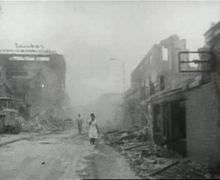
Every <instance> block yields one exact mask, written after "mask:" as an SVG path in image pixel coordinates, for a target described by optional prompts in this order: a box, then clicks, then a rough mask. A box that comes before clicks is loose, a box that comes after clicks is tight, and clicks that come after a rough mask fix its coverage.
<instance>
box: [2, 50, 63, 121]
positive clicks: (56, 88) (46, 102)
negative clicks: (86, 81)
mask: <svg viewBox="0 0 220 180" xmlns="http://www.w3.org/2000/svg"><path fill="white" fill-rule="evenodd" d="M0 66H1V67H2V69H3V70H4V74H5V78H4V79H6V81H7V83H8V84H9V85H10V90H11V91H12V92H13V96H14V97H15V100H16V104H17V109H18V110H19V113H20V115H22V116H23V117H24V118H25V119H27V118H29V117H30V116H33V115H35V114H36V113H39V112H41V111H45V110H46V109H49V108H50V107H52V106H61V105H62V103H63V101H64V98H65V74H66V67H65V60H64V57H63V56H62V55H59V54H54V53H46V54H45V53H43V52H40V53H38V54H36V53H34V52H33V53H32V52H29V51H28V53H27V52H24V51H18V52H16V51H15V52H14V51H13V52H10V51H9V50H8V51H6V50H4V51H3V50H1V51H0Z"/></svg>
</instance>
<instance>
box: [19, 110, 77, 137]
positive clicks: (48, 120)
mask: <svg viewBox="0 0 220 180" xmlns="http://www.w3.org/2000/svg"><path fill="white" fill-rule="evenodd" d="M50 111H51V110H47V111H45V112H43V113H38V114H36V115H35V116H34V117H32V118H31V119H30V120H29V121H25V120H22V123H21V125H22V131H24V132H40V133H43V134H44V133H50V132H56V131H62V130H66V129H69V128H71V127H73V122H72V120H71V119H64V118H62V117H59V116H56V113H55V114H52V113H50ZM57 111H58V110H57Z"/></svg>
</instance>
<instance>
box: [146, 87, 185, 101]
mask: <svg viewBox="0 0 220 180" xmlns="http://www.w3.org/2000/svg"><path fill="white" fill-rule="evenodd" d="M175 100H185V91H184V90H182V89H175V90H170V91H166V92H163V93H160V94H155V95H153V96H151V98H149V99H147V100H146V102H150V101H151V103H153V104H158V103H162V102H168V101H175Z"/></svg>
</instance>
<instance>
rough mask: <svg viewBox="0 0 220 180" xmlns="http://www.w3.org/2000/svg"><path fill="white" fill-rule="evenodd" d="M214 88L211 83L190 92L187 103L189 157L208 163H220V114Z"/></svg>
mask: <svg viewBox="0 0 220 180" xmlns="http://www.w3.org/2000/svg"><path fill="white" fill-rule="evenodd" d="M214 88H215V87H214V85H213V84H212V83H210V84H207V85H203V86H201V87H200V88H196V89H194V90H190V91H189V92H188V93H187V101H186V118H187V123H186V124H187V149H188V155H189V157H191V158H194V159H196V160H197V161H203V162H207V163H212V162H213V163H217V162H220V149H219V144H218V138H217V134H218V131H219V130H220V129H219V127H218V126H217V124H218V121H219V119H218V118H219V113H220V112H219V111H218V106H219V103H218V99H217V97H216V95H215V89H214ZM210 161H211V162H210Z"/></svg>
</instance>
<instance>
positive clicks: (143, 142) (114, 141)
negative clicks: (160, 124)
mask: <svg viewBox="0 0 220 180" xmlns="http://www.w3.org/2000/svg"><path fill="white" fill-rule="evenodd" d="M149 136H150V134H149V131H148V128H146V127H145V128H143V129H142V130H121V131H120V130H115V131H114V132H113V131H112V132H106V133H105V136H104V140H105V143H106V144H107V145H110V146H112V147H114V148H116V149H117V150H118V151H119V152H120V153H121V154H122V155H123V156H125V157H126V159H128V160H129V162H130V165H131V167H132V168H133V170H134V172H135V173H136V175H138V176H140V177H141V178H145V179H151V178H153V179H155V178H156V179H160V178H162V179H163V178H184V179H192V178H200V179H201V178H202V179H209V178H211V175H210V173H209V171H208V168H207V167H202V166H201V165H199V164H196V163H195V162H192V161H190V160H188V159H184V158H183V157H182V156H181V155H179V154H177V153H176V152H174V151H171V150H168V149H166V148H165V147H164V146H158V145H155V144H154V143H153V142H152V141H150V139H151V138H150V137H149ZM147 139H149V140H148V141H147ZM155 149H156V151H155Z"/></svg>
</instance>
